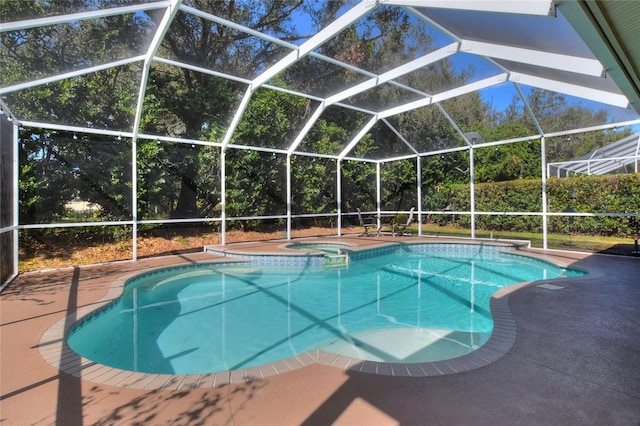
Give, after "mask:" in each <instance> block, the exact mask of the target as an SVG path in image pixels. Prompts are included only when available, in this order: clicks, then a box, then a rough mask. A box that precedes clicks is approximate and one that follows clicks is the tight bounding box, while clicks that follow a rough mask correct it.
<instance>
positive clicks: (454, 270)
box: [68, 244, 582, 374]
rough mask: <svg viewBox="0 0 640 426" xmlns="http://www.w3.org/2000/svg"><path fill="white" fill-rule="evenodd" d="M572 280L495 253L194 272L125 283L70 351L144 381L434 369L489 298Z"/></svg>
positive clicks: (481, 337)
mask: <svg viewBox="0 0 640 426" xmlns="http://www.w3.org/2000/svg"><path fill="white" fill-rule="evenodd" d="M425 247H426V248H425ZM353 256H354V257H356V255H355V254H354V255H353ZM581 274H582V272H579V271H576V270H567V269H562V268H559V267H556V266H554V265H552V264H550V263H547V262H543V261H539V260H534V259H530V258H527V257H523V256H518V255H513V254H503V253H500V252H499V251H498V250H493V251H490V250H475V249H472V250H466V251H465V250H462V251H458V250H456V251H452V250H443V249H441V248H438V247H436V245H433V247H429V244H421V245H415V246H403V247H401V248H398V249H397V250H395V251H393V252H390V253H387V254H382V255H378V256H361V258H360V259H357V260H356V261H353V260H352V261H351V262H350V263H349V265H348V266H345V267H341V268H325V267H321V266H319V267H318V266H306V267H284V266H268V267H267V266H259V265H249V264H244V265H242V266H234V265H229V264H225V265H220V264H218V265H216V264H208V265H192V266H190V267H180V268H172V269H168V270H165V271H161V272H155V273H152V274H145V275H142V276H141V277H139V278H135V279H133V280H131V281H130V282H129V283H128V285H127V286H126V288H125V291H124V293H123V295H122V296H121V297H120V298H119V299H118V300H117V301H115V302H114V303H112V304H111V305H109V306H108V307H106V308H104V309H102V310H101V311H99V312H97V313H96V314H94V315H92V316H91V317H90V318H89V319H86V320H84V321H81V322H80V324H78V326H76V327H75V328H74V330H72V332H71V333H70V335H69V337H68V343H69V346H70V347H71V348H72V349H73V350H74V351H76V352H77V353H79V354H80V355H82V356H84V357H85V358H89V359H91V360H94V361H96V362H99V363H101V364H105V365H109V366H112V367H117V368H121V369H125V370H132V371H141V372H147V373H175V374H198V373H208V372H217V371H225V370H235V369H241V368H247V367H251V366H256V365H261V364H266V363H269V362H274V361H278V360H282V359H285V358H288V357H291V356H294V355H297V354H301V353H304V352H308V351H310V350H314V349H320V350H324V351H327V352H333V353H338V354H342V355H345V356H349V357H354V358H358V359H363V360H372V361H383V362H404V363H412V362H427V361H438V360H442V359H449V358H454V357H457V356H461V355H464V354H466V353H470V352H472V351H473V350H475V349H477V348H478V347H480V346H481V345H482V344H484V343H485V342H486V341H487V340H488V338H489V336H490V334H491V330H492V328H493V321H492V318H491V313H490V310H489V299H490V297H491V295H492V294H493V293H494V292H495V291H496V290H498V289H499V288H501V287H503V286H506V285H509V284H513V283H517V282H522V281H531V280H538V279H550V278H555V277H568V276H577V275H581Z"/></svg>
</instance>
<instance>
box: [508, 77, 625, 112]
mask: <svg viewBox="0 0 640 426" xmlns="http://www.w3.org/2000/svg"><path fill="white" fill-rule="evenodd" d="M509 80H510V81H513V82H515V83H521V84H526V85H527V86H533V87H537V88H540V89H545V90H550V91H552V92H560V93H564V94H566V95H571V96H576V97H578V98H583V99H589V100H592V101H596V102H600V103H604V104H607V105H613V106H617V107H620V108H628V107H629V100H628V99H627V97H626V96H625V95H622V94H619V93H612V92H607V91H605V90H599V89H594V88H591V87H586V86H580V85H577V84H571V83H563V82H560V81H558V80H550V79H548V78H543V77H536V76H534V75H529V74H520V73H511V74H510V75H509Z"/></svg>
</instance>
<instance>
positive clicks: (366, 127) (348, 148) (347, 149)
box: [338, 116, 378, 160]
mask: <svg viewBox="0 0 640 426" xmlns="http://www.w3.org/2000/svg"><path fill="white" fill-rule="evenodd" d="M377 121H378V117H377V116H373V117H371V120H369V121H368V122H367V124H365V125H364V127H363V128H362V129H361V130H360V131H359V132H358V134H357V135H355V137H354V138H353V139H351V142H349V144H348V145H347V146H346V147H345V148H344V149H343V150H342V152H341V153H340V155H338V160H342V159H343V158H344V157H345V156H346V155H347V154H348V153H349V152H350V151H351V150H352V149H353V148H354V147H355V146H356V145H357V144H358V142H360V139H362V138H363V137H364V135H366V134H367V132H368V131H369V130H371V128H372V127H373V126H374V124H376V122H377Z"/></svg>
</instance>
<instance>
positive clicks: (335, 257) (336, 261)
mask: <svg viewBox="0 0 640 426" xmlns="http://www.w3.org/2000/svg"><path fill="white" fill-rule="evenodd" d="M348 263H349V255H347V254H328V253H327V254H325V255H324V266H345V265H347V264H348Z"/></svg>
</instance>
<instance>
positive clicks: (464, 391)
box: [0, 237, 640, 425]
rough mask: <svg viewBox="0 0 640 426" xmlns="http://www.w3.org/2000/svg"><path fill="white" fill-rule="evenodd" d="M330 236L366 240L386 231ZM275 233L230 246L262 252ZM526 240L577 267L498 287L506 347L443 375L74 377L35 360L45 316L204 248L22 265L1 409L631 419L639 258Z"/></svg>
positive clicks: (39, 413) (300, 418) (157, 421)
mask: <svg viewBox="0 0 640 426" xmlns="http://www.w3.org/2000/svg"><path fill="white" fill-rule="evenodd" d="M323 240H324V241H326V240H328V239H326V238H323ZM339 240H340V241H341V242H349V243H352V244H357V245H359V246H361V247H364V246H369V247H373V246H376V245H379V244H385V243H388V242H393V241H398V240H399V239H398V238H393V237H379V238H353V237H348V238H342V239H339ZM413 240H414V238H402V239H401V241H413ZM415 240H417V238H415ZM429 241H431V240H429ZM282 244H283V241H279V242H274V243H268V242H261V243H245V244H243V245H242V246H243V249H244V250H249V251H255V252H261V251H265V250H266V249H265V247H266V246H270V247H269V250H271V249H276V250H277V249H279V248H278V247H279V246H281V245H282ZM228 247H232V246H228ZM528 252H530V253H531V254H533V255H534V256H539V257H543V258H546V259H548V260H551V261H553V262H554V263H558V264H561V265H567V266H574V267H578V268H582V269H586V270H588V271H589V272H590V274H589V275H587V276H584V277H580V278H571V279H566V280H557V281H554V282H553V284H554V285H557V286H560V287H562V288H560V289H556V290H553V289H547V288H543V287H539V286H538V284H540V283H531V284H528V285H526V286H524V287H522V288H520V289H519V290H517V291H515V292H513V293H512V294H510V295H508V296H503V297H505V298H507V297H508V299H507V300H508V305H509V308H510V310H511V313H512V315H513V318H514V319H515V322H516V324H517V337H516V340H515V344H514V345H513V347H511V349H510V350H509V351H508V352H507V353H506V355H504V356H502V357H500V358H499V359H497V360H496V361H495V362H493V363H491V364H489V365H486V366H483V367H481V368H477V369H474V370H470V371H466V372H461V373H457V374H450V375H442V376H430V377H397V376H396V377H394V376H379V375H372V374H367V373H361V372H355V371H353V370H349V369H346V370H345V369H341V368H337V367H331V366H326V365H322V364H311V365H308V366H306V367H303V368H299V369H296V370H294V371H290V372H288V373H284V374H279V375H275V376H270V377H267V378H264V379H258V380H252V381H249V382H242V383H236V384H226V385H223V386H218V387H209V388H198V389H190V388H188V386H186V384H185V385H181V384H178V385H177V386H175V387H174V389H172V390H169V389H130V388H123V387H120V386H111V385H107V384H99V383H95V382H92V381H88V380H84V379H82V378H79V377H75V376H73V375H70V374H67V373H65V372H63V371H60V370H59V369H57V368H55V367H53V366H52V365H51V364H50V363H48V362H47V361H45V360H44V359H43V357H42V355H41V352H40V348H39V342H40V339H41V337H42V336H43V334H44V333H45V332H46V331H47V330H48V329H50V328H51V326H52V325H54V324H55V323H56V322H58V321H60V320H61V319H63V318H66V317H69V318H73V317H74V315H75V313H76V312H78V311H79V310H80V311H81V310H83V309H86V308H87V307H91V306H97V305H96V303H97V301H99V300H100V299H102V298H103V297H104V296H105V295H106V294H107V292H108V289H109V287H110V285H111V284H112V283H113V282H114V281H115V280H117V279H118V278H119V277H122V276H124V275H128V274H131V273H132V272H135V271H142V270H145V269H147V268H153V267H158V266H166V265H173V264H184V263H190V262H201V261H211V260H213V259H214V258H215V257H214V256H212V255H210V254H205V253H196V254H189V255H181V256H170V257H163V258H155V259H147V260H141V261H138V262H123V263H114V264H108V265H101V266H91V267H76V268H67V269H60V270H54V271H45V272H39V273H29V274H23V275H20V276H19V277H18V278H17V279H16V280H15V281H14V282H13V283H11V284H10V285H9V286H8V287H7V288H6V289H5V291H4V292H3V293H2V295H1V296H0V304H1V305H0V308H1V311H0V321H1V327H0V339H1V340H0V344H1V347H0V356H1V358H0V393H1V396H0V422H2V423H3V424H6V425H31V424H36V425H49V424H60V425H114V424H117V425H129V424H145V425H165V424H172V425H182V424H184V425H218V424H220V425H222V424H234V425H328V424H338V425H357V424H362V425H365V424H366V425H398V424H404V425H430V424H437V425H515V424H526V425H529V424H531V425H546V424H549V425H559V424H562V425H572V424H575V425H590V424H592V425H638V424H640V327H639V326H638V324H640V258H633V257H619V256H605V255H588V254H584V253H572V252H558V251H541V250H528Z"/></svg>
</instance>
